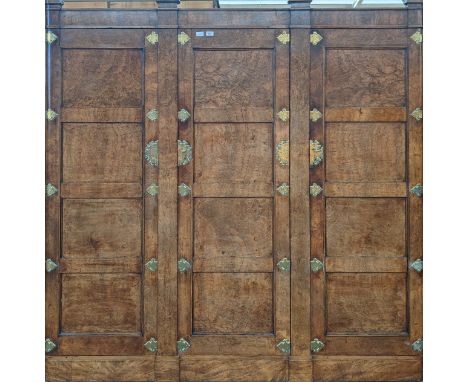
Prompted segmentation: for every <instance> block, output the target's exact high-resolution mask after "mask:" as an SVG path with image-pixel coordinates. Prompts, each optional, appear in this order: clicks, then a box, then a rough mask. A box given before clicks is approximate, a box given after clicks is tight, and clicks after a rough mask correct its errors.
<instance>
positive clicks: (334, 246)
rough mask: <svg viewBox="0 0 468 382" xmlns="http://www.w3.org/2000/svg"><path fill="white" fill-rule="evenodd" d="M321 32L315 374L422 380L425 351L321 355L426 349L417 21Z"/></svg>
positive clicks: (313, 159)
mask: <svg viewBox="0 0 468 382" xmlns="http://www.w3.org/2000/svg"><path fill="white" fill-rule="evenodd" d="M313 32H315V33H318V34H319V35H320V36H321V37H323V40H321V41H318V42H317V41H316V45H311V47H312V48H311V69H312V76H311V87H310V102H311V104H310V110H311V115H310V117H311V123H310V139H311V150H310V174H309V176H310V185H311V190H310V192H311V199H310V200H311V202H310V205H311V217H312V218H311V219H312V220H311V237H312V245H311V261H312V263H311V266H312V270H311V291H312V292H311V312H312V313H311V328H312V338H311V341H313V342H312V345H311V346H312V351H313V354H314V355H316V357H315V358H316V360H317V363H316V367H315V368H314V374H315V378H316V379H317V380H324V381H334V380H353V381H354V380H362V379H360V375H365V376H366V378H371V379H372V380H403V379H399V378H408V376H413V377H414V378H415V379H417V378H418V375H419V374H420V372H421V371H420V360H419V359H418V358H416V357H412V358H411V357H409V358H404V357H401V358H386V359H385V358H376V359H372V360H370V359H369V358H355V359H354V360H353V359H351V358H339V357H338V358H320V357H321V356H326V355H333V356H367V357H368V356H417V355H419V354H420V353H419V352H418V350H420V349H419V346H418V344H419V342H418V340H419V339H421V338H422V322H421V320H422V315H421V304H422V300H421V297H422V296H421V293H422V292H421V290H422V278H421V273H420V272H418V271H417V270H416V269H415V266H414V265H413V264H414V262H415V261H416V260H418V259H422V246H421V225H422V221H421V195H420V194H419V188H418V187H416V188H414V187H415V186H417V185H418V184H422V162H421V156H422V153H421V137H422V133H421V129H422V122H421V120H420V119H419V116H418V115H416V114H415V113H413V111H414V110H415V109H416V108H422V105H421V101H422V100H421V73H420V64H421V63H420V49H421V46H420V45H419V44H417V43H415V42H414V41H413V40H412V39H410V38H409V36H410V35H412V34H413V33H414V32H416V31H415V30H410V31H407V30H385V29H381V30H358V29H357V30H346V31H344V30H316V31H311V33H313ZM415 117H416V118H415ZM322 264H323V265H322ZM416 268H417V267H416ZM320 360H322V361H320ZM372 362H376V363H372ZM340 365H341V366H340ZM343 365H346V367H344V366H343ZM366 365H368V366H366ZM372 365H373V366H372ZM356 368H357V369H359V370H360V373H363V374H359V373H357V374H356V373H354V372H353V370H356ZM377 369H378V371H377ZM366 380H370V379H366ZM404 380H407V379H404Z"/></svg>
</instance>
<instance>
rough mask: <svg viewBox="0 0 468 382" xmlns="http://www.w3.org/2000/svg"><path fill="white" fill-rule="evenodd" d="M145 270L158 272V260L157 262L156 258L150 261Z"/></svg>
mask: <svg viewBox="0 0 468 382" xmlns="http://www.w3.org/2000/svg"><path fill="white" fill-rule="evenodd" d="M145 268H146V269H148V270H149V271H151V272H156V270H157V269H158V260H156V259H155V258H154V257H153V258H152V259H151V260H150V261H148V262H147V263H146V264H145Z"/></svg>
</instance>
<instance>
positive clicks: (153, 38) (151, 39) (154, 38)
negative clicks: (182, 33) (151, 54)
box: [146, 32, 159, 45]
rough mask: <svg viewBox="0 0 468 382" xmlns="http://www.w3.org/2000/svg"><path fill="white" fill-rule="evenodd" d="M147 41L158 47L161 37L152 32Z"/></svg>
mask: <svg viewBox="0 0 468 382" xmlns="http://www.w3.org/2000/svg"><path fill="white" fill-rule="evenodd" d="M146 41H148V42H149V43H150V44H151V45H156V43H157V42H159V35H158V34H157V33H156V32H151V33H150V34H149V35H148V36H146Z"/></svg>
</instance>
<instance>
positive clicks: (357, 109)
mask: <svg viewBox="0 0 468 382" xmlns="http://www.w3.org/2000/svg"><path fill="white" fill-rule="evenodd" d="M177 2H178V1H176V0H160V1H157V3H158V4H159V8H157V9H65V8H62V4H61V3H60V2H58V1H54V0H52V1H49V2H48V3H47V4H46V13H47V22H46V43H45V46H46V50H47V97H46V98H47V101H46V102H47V104H46V107H45V109H46V126H45V127H46V176H45V184H46V247H45V273H46V301H45V303H46V326H45V352H46V380H47V381H49V382H58V381H73V382H75V381H83V382H84V381H86V382H90V381H120V382H137V381H138V382H143V381H144V382H149V381H158V382H160V381H161V382H169V381H170V382H173V381H186V382H188V381H199V382H202V381H210V382H224V381H226V382H228V381H232V382H234V381H235V382H265V381H281V382H286V381H291V382H306V381H314V382H315V381H317V382H318V381H324V382H325V381H327V382H338V381H340V382H343V381H420V380H422V348H423V345H422V344H423V331H422V273H423V272H422V264H423V263H422V189H423V186H422V184H423V181H422V109H423V106H422V46H423V43H422V41H423V37H422V1H408V4H407V5H406V6H405V7H401V8H387V9H384V8H381V9H380V8H379V9H376V8H362V9H348V8H343V9H340V8H336V9H335V8H334V9H317V8H310V6H309V4H308V2H307V1H293V0H291V1H290V7H289V8H282V9H265V8H259V9H178V8H176V3H177Z"/></svg>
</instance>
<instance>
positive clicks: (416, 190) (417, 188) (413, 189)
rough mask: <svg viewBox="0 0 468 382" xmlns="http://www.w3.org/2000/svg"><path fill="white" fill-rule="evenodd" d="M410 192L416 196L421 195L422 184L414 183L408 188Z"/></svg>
mask: <svg viewBox="0 0 468 382" xmlns="http://www.w3.org/2000/svg"><path fill="white" fill-rule="evenodd" d="M410 192H412V193H413V194H415V195H416V196H422V194H423V186H422V184H419V183H418V184H416V185H415V186H413V187H411V188H410Z"/></svg>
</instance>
